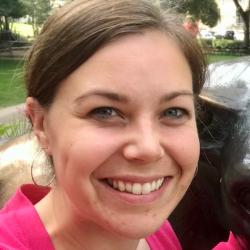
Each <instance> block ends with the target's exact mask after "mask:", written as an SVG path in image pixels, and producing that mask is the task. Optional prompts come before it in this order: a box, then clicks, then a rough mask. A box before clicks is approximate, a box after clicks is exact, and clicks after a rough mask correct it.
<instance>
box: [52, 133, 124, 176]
mask: <svg viewBox="0 0 250 250" xmlns="http://www.w3.org/2000/svg"><path fill="white" fill-rule="evenodd" d="M75 131H76V130H75ZM75 131H74V132H72V133H70V132H68V133H67V135H65V136H63V137H60V139H57V141H56V138H55V141H54V144H53V146H52V147H53V150H54V152H53V157H54V163H55V167H56V172H57V173H59V172H60V174H63V175H64V176H71V177H72V176H73V175H74V176H75V177H76V176H77V175H78V174H80V173H82V174H83V175H86V177H87V175H90V174H91V173H92V172H93V171H94V170H95V169H97V168H98V167H99V166H100V165H101V164H103V163H104V162H105V161H106V160H107V159H108V158H109V157H111V156H112V154H114V153H115V152H116V151H117V150H118V148H119V144H120V143H119V140H118V139H114V135H113V136H112V135H111V134H110V133H98V131H96V130H94V131H92V130H83V131H82V130H81V131H80V132H77V133H76V132H75ZM86 131H88V132H86ZM75 177H74V178H75Z"/></svg>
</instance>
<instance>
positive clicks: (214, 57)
mask: <svg viewBox="0 0 250 250" xmlns="http://www.w3.org/2000/svg"><path fill="white" fill-rule="evenodd" d="M237 57H239V56H233V55H212V54H210V55H208V62H209V63H213V62H219V61H225V60H231V59H235V58H237Z"/></svg>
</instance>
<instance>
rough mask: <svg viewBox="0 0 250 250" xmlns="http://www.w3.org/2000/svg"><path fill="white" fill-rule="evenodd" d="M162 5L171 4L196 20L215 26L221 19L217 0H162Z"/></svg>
mask: <svg viewBox="0 0 250 250" xmlns="http://www.w3.org/2000/svg"><path fill="white" fill-rule="evenodd" d="M161 3H162V5H163V6H164V5H165V6H166V7H167V6H170V7H174V8H176V9H177V11H179V12H181V13H183V14H185V15H191V16H192V17H193V18H194V20H201V21H202V22H203V23H204V24H206V25H208V26H210V27H213V26H215V25H216V24H217V22H218V20H219V19H220V11H219V8H218V5H217V3H216V1H215V0H203V1H201V0H161Z"/></svg>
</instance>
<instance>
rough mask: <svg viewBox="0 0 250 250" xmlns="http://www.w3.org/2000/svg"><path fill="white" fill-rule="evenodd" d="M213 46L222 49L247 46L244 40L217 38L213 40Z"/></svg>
mask: <svg viewBox="0 0 250 250" xmlns="http://www.w3.org/2000/svg"><path fill="white" fill-rule="evenodd" d="M213 47H214V48H220V49H243V48H245V44H244V42H242V41H235V40H229V39H215V40H213Z"/></svg>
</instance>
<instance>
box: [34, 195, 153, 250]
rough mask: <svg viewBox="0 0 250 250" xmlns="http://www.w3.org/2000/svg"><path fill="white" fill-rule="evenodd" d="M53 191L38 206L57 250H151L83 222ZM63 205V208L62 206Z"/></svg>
mask: <svg viewBox="0 0 250 250" xmlns="http://www.w3.org/2000/svg"><path fill="white" fill-rule="evenodd" d="M54 196H55V195H54V193H53V191H51V192H50V193H49V194H48V195H47V196H45V198H44V199H42V200H41V201H40V202H38V203H37V204H36V205H35V208H36V210H37V212H38V214H39V215H40V218H41V220H42V222H43V224H44V226H45V228H46V230H47V232H48V234H49V235H50V238H51V240H52V242H53V245H54V248H55V249H56V250H67V249H74V250H78V249H79V250H88V249H91V250H99V249H102V250H116V249H119V250H133V249H134V250H147V249H149V248H148V246H147V243H146V241H145V240H138V239H129V238H124V237H121V236H119V235H115V234H114V233H112V232H109V231H107V230H105V229H103V228H100V227H98V225H96V224H95V223H93V222H91V221H89V220H82V221H79V218H78V219H76V217H75V216H72V215H70V214H68V213H67V211H70V210H68V209H67V205H66V204H65V203H64V204H61V203H60V201H58V200H56V202H55V199H54ZM60 204H61V205H60Z"/></svg>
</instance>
